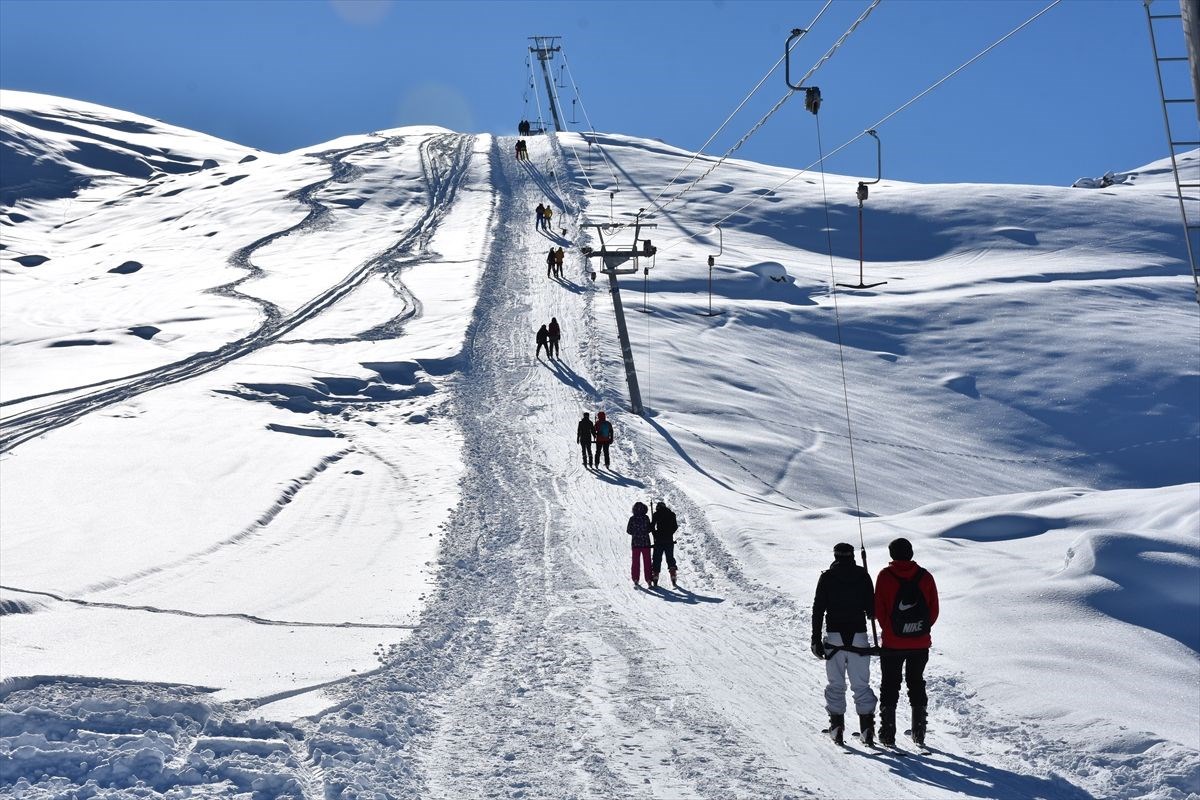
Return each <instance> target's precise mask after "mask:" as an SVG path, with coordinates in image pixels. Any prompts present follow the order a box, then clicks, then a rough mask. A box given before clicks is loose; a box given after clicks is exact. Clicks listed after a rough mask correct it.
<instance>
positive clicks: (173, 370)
mask: <svg viewBox="0 0 1200 800" xmlns="http://www.w3.org/2000/svg"><path fill="white" fill-rule="evenodd" d="M401 141H402V139H385V140H383V141H380V142H374V143H371V144H369V145H365V146H361V147H352V148H347V149H345V150H340V151H334V152H332V153H328V154H324V155H323V158H324V159H325V160H326V161H327V162H328V163H329V164H330V169H331V173H332V174H331V175H330V177H329V178H327V179H324V180H322V181H320V182H318V183H316V184H313V185H311V186H308V187H305V188H304V189H303V190H301V192H299V194H298V199H299V200H300V201H301V202H302V203H303V204H305V205H306V206H308V207H309V209H310V210H309V214H308V215H307V216H306V217H305V218H304V219H303V220H302V221H301V222H300V223H298V224H296V225H294V226H292V227H290V228H288V229H286V230H283V231H276V232H273V233H270V234H268V235H266V236H263V237H261V238H260V239H258V240H256V241H254V242H252V243H251V244H249V245H247V246H246V247H243V248H241V249H240V250H238V251H237V252H236V253H234V254H233V256H232V257H231V259H230V261H231V262H232V263H234V264H236V265H238V266H240V267H243V268H245V269H246V270H248V272H247V274H246V275H245V276H244V277H242V278H240V279H239V280H237V281H235V282H233V283H231V284H228V285H226V286H222V287H218V288H217V289H215V290H214V291H215V292H217V293H218V294H225V295H229V296H237V297H243V298H248V299H251V300H253V302H255V303H257V304H258V305H260V306H261V307H262V310H263V313H264V315H265V319H264V320H263V322H262V324H261V325H260V326H259V328H258V329H257V330H255V331H253V332H251V333H250V334H248V335H246V336H244V337H242V338H240V339H237V340H235V341H232V342H229V343H228V344H226V345H224V346H223V347H221V348H219V349H217V350H215V351H211V352H203V353H196V354H195V355H192V356H189V357H188V358H185V359H183V360H181V361H177V362H175V363H173V364H167V365H166V366H163V367H159V368H156V369H152V370H148V371H146V372H143V373H140V374H138V375H132V376H129V377H126V378H121V379H117V380H115V381H110V382H106V383H105V384H104V387H105V388H102V389H97V390H96V391H93V392H90V393H88V394H84V395H76V396H74V397H70V398H68V399H66V400H62V401H59V402H56V403H52V404H49V405H46V406H42V407H40V408H36V409H33V410H30V411H27V412H24V413H19V414H16V415H14V416H11V417H9V418H8V419H6V420H5V421H4V424H3V425H2V426H0V453H3V452H7V451H9V450H12V449H13V448H14V447H16V446H18V445H19V444H21V443H22V442H26V441H29V440H30V439H34V438H37V437H38V436H41V435H42V434H44V433H48V432H49V431H52V430H54V429H55V428H59V427H62V426H63V425H67V424H69V423H71V422H73V421H75V420H77V419H79V418H80V417H82V416H84V415H85V414H89V413H91V412H93V411H96V410H99V409H101V408H106V407H108V406H111V405H113V404H114V403H120V402H123V401H126V400H129V399H130V398H132V397H136V396H137V395H140V394H142V393H144V392H148V391H151V390H153V389H157V388H159V387H161V386H167V385H170V384H174V383H178V382H180V381H184V380H188V379H190V378H194V377H196V376H198V375H203V374H205V373H207V372H211V371H213V370H216V369H219V368H220V367H223V366H225V365H226V364H229V363H230V362H232V361H235V360H237V359H239V358H242V357H244V356H246V355H248V354H250V353H253V352H256V351H258V350H260V349H262V348H263V347H266V346H269V345H271V344H273V343H275V342H278V341H280V340H281V339H282V338H283V337H284V336H286V335H287V334H288V333H291V332H292V331H294V330H296V329H297V328H299V327H300V326H302V325H303V324H304V323H306V322H308V321H309V320H311V319H313V318H315V317H316V316H318V315H319V314H320V313H321V312H322V311H325V310H327V309H329V308H330V307H332V306H333V305H334V304H335V303H337V302H338V301H339V300H341V299H342V298H344V297H346V296H347V295H348V294H350V293H351V292H353V291H354V290H355V289H356V288H357V287H359V286H361V285H362V284H363V283H364V282H365V281H366V280H367V279H368V278H370V277H371V276H372V275H375V274H377V273H380V272H384V273H386V274H387V275H388V277H389V281H390V283H391V284H392V285H393V287H394V288H395V290H396V291H397V292H398V293H400V294H401V296H405V297H408V293H407V290H404V289H403V288H402V283H401V281H400V280H399V278H398V277H397V276H396V273H398V272H399V270H400V269H401V268H402V267H403V266H404V265H406V264H411V263H413V262H415V261H417V260H420V259H421V258H422V257H424V252H423V251H424V247H425V246H426V244H427V243H428V241H429V238H430V237H431V236H432V234H433V232H434V230H436V228H437V222H438V220H439V219H440V218H441V216H442V215H443V214H444V213H445V212H446V210H447V209H448V208H449V207H450V204H451V202H452V201H453V199H454V194H455V192H456V190H457V187H458V184H459V182H460V181H461V180H462V177H463V174H464V170H465V168H466V164H467V162H468V160H469V158H470V153H471V143H472V141H473V139H472V137H469V136H462V135H458V134H446V135H442V136H435V137H432V138H430V139H427V140H425V141H423V142H422V143H421V161H422V164H423V166H424V173H425V177H426V179H427V181H428V186H429V189H428V203H427V205H426V207H425V210H424V213H423V214H422V215H421V216H420V218H419V219H418V220H417V221H416V222H415V223H414V224H413V225H412V226H411V227H410V228H409V229H408V230H407V231H405V233H404V235H403V236H401V237H400V239H399V240H398V241H397V242H396V243H395V244H394V245H392V246H391V247H389V248H388V249H387V250H386V251H384V252H382V253H380V254H379V255H377V256H375V257H373V258H370V259H368V260H366V261H364V262H362V263H361V264H358V265H356V266H355V267H354V268H353V269H351V270H349V271H348V272H347V273H346V274H345V275H344V276H343V277H342V278H341V279H340V280H338V281H337V282H336V283H334V284H333V285H331V286H329V287H328V288H327V289H326V290H324V291H323V292H321V293H320V294H319V295H317V296H316V297H313V298H311V299H310V300H309V301H308V302H306V303H304V304H303V305H301V306H300V307H299V308H297V309H296V310H295V311H292V312H291V313H287V314H285V313H283V312H282V311H281V310H280V309H279V308H278V307H276V306H275V305H274V304H272V303H270V302H268V301H263V300H258V299H255V298H249V297H248V296H247V295H243V294H242V293H241V292H239V291H238V289H237V287H238V286H239V285H240V284H242V283H244V282H245V281H248V280H251V279H253V278H255V277H256V276H257V275H258V274H259V270H257V268H256V267H255V266H254V264H253V260H252V257H253V254H254V252H255V251H257V250H259V249H261V248H263V247H266V246H267V245H269V244H271V243H272V242H274V241H276V240H277V239H280V238H282V237H285V236H288V235H291V234H294V233H303V232H305V231H308V230H311V229H319V227H320V224H321V221H322V220H323V219H324V217H325V216H326V215H327V214H328V213H329V209H328V208H327V207H325V206H324V205H322V204H321V203H319V202H318V201H316V200H314V199H313V195H314V194H315V193H316V192H317V191H318V190H319V189H321V188H322V187H324V186H325V185H326V184H328V183H331V182H347V181H350V180H352V179H353V178H354V176H355V169H356V168H355V167H353V166H352V165H349V164H347V163H346V161H345V159H346V158H347V157H349V156H350V155H353V154H356V153H360V152H364V151H369V150H377V149H381V148H387V147H394V146H397V145H398V144H399V143H400V142H401ZM418 308H419V306H417V305H413V306H412V308H411V312H410V314H409V315H404V316H403V317H402V318H401V319H397V320H392V321H390V322H388V323H386V324H385V325H382V326H377V329H376V330H373V331H370V332H368V333H369V334H370V337H368V338H378V337H379V336H387V335H395V333H396V331H397V330H398V327H399V324H400V323H401V322H402V321H403V319H405V318H408V316H410V315H411V313H416V310H417V309H418ZM19 402H20V401H19V400H16V401H11V402H10V404H11V403H19Z"/></svg>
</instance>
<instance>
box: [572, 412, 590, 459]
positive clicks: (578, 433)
mask: <svg viewBox="0 0 1200 800" xmlns="http://www.w3.org/2000/svg"><path fill="white" fill-rule="evenodd" d="M592 432H593V428H592V418H591V417H590V416H589V415H588V412H586V411H585V412H583V419H581V420H579V424H578V425H576V426H575V441H576V443H578V444H579V446H580V447H581V448H582V449H583V465H584V466H585V467H589V468H590V467H591V466H592Z"/></svg>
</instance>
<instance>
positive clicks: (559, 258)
mask: <svg viewBox="0 0 1200 800" xmlns="http://www.w3.org/2000/svg"><path fill="white" fill-rule="evenodd" d="M564 258H566V253H564V252H563V249H562V248H561V247H560V248H558V249H557V250H555V251H554V274H555V275H557V276H558V277H560V278H561V277H562V274H563V273H562V267H563V259H564Z"/></svg>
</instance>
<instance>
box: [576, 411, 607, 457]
mask: <svg viewBox="0 0 1200 800" xmlns="http://www.w3.org/2000/svg"><path fill="white" fill-rule="evenodd" d="M575 441H576V442H577V443H578V444H579V447H580V449H582V450H583V465H584V466H585V467H588V468H589V469H590V468H592V467H595V468H596V469H599V468H600V456H601V455H603V456H604V466H605V467H607V466H608V446H609V445H610V444H612V443H613V424H612V421H611V420H609V419H608V418H607V417H605V416H604V412H603V411H601V412H600V413H598V414H597V415H596V421H595V422H592V419H591V416H590V415H589V414H588V412H586V411H585V412H583V419H581V420H579V424H578V425H576V426H575ZM593 443H595V445H596V455H595V456H593V455H592V444H593Z"/></svg>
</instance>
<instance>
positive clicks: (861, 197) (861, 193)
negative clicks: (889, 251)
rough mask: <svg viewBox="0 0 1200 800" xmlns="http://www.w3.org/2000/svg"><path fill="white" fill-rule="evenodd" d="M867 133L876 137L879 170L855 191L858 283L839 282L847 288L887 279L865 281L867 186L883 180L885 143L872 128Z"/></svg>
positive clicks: (861, 286)
mask: <svg viewBox="0 0 1200 800" xmlns="http://www.w3.org/2000/svg"><path fill="white" fill-rule="evenodd" d="M867 133H868V134H869V135H870V136H871V137H872V138H874V139H875V154H876V165H877V171H876V173H875V180H873V181H859V182H858V191H857V192H856V193H855V194H856V196H857V197H858V283H857V284H853V283H839V284H838V286H845V287H846V288H847V289H870V288H872V287H874V286H883V285H884V284H885V283H887V281H879V282H878V283H864V282H863V202H864V201H865V200H866V199H867V194H868V192H867V187H868V186H870V185H871V184H873V183H879V182H880V181H881V180H883V143H882V142H880V141H879V134H878V133H876V132H875V129H874V128H871V129H870V130H868V131H867Z"/></svg>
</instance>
